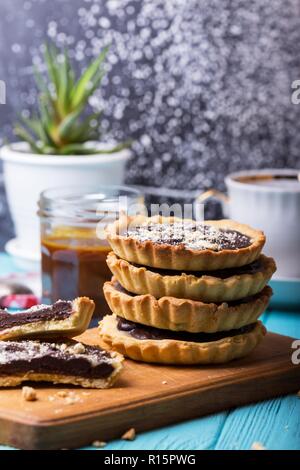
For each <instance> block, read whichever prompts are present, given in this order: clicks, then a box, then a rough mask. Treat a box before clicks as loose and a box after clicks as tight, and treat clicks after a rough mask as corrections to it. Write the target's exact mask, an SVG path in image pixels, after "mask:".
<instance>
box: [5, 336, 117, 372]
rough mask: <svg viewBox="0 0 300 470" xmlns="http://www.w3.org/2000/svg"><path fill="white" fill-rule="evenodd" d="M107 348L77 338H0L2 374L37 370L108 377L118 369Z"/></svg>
mask: <svg viewBox="0 0 300 470" xmlns="http://www.w3.org/2000/svg"><path fill="white" fill-rule="evenodd" d="M110 361H111V356H110V354H109V353H108V352H107V351H104V350H103V349H101V348H96V347H94V346H86V345H82V344H81V343H77V342H76V341H68V342H64V343H62V342H61V343H60V342H58V343H50V342H39V341H25V340H24V341H0V375H9V374H19V373H26V372H29V371H30V372H35V373H43V374H59V375H73V376H76V377H84V378H94V379H97V378H105V377H108V376H109V375H110V374H111V373H112V372H113V370H114V368H113V366H112V365H111V362H110Z"/></svg>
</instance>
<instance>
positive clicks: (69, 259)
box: [39, 186, 143, 317]
mask: <svg viewBox="0 0 300 470" xmlns="http://www.w3.org/2000/svg"><path fill="white" fill-rule="evenodd" d="M137 204H143V197H142V195H141V194H140V192H139V191H138V190H136V189H131V188H129V187H126V186H107V187H105V186H102V187H101V186H100V187H97V188H86V187H81V188H78V187H77V188H70V187H69V188H58V189H50V190H47V191H44V192H43V193H42V194H41V197H40V201H39V216H40V222H41V252H42V287H43V302H44V303H47V304H49V303H53V302H55V301H56V300H58V299H62V300H71V299H74V298H76V297H80V296H87V297H90V298H91V299H93V300H94V301H95V303H96V309H95V314H96V315H97V316H100V317H101V316H103V315H105V314H107V313H109V312H110V310H109V308H108V305H107V303H106V301H105V298H104V295H103V284H104V282H106V281H108V280H109V279H110V278H111V272H110V270H109V269H108V266H107V264H106V257H107V254H108V252H109V251H110V247H109V245H108V243H107V241H106V239H105V234H104V231H103V230H104V228H105V227H106V225H107V224H109V223H112V222H113V221H114V220H116V219H118V218H119V216H120V214H121V212H122V213H123V212H127V213H129V214H130V213H131V212H132V211H131V208H133V207H135V206H136V205H137Z"/></svg>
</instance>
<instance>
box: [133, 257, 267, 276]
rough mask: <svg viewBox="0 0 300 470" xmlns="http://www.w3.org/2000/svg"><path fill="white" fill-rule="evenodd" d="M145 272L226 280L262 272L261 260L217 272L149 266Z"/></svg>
mask: <svg viewBox="0 0 300 470" xmlns="http://www.w3.org/2000/svg"><path fill="white" fill-rule="evenodd" d="M135 266H137V267H140V265H138V264H135ZM147 270H148V271H152V272H155V273H158V274H161V275H162V276H180V275H181V274H188V275H189V274H191V275H193V276H196V277H202V276H211V277H217V278H220V279H227V278H228V277H231V276H238V275H241V274H255V273H257V272H259V271H262V270H263V263H262V261H261V259H260V258H258V259H257V260H256V261H253V263H250V264H247V265H245V266H240V267H238V268H226V269H219V270H217V271H174V270H171V269H158V268H152V267H149V266H147Z"/></svg>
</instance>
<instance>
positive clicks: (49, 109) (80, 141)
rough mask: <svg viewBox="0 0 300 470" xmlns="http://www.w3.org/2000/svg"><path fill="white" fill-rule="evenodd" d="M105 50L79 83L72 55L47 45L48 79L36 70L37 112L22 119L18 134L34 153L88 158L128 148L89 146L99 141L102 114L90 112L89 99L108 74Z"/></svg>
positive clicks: (125, 145)
mask: <svg viewBox="0 0 300 470" xmlns="http://www.w3.org/2000/svg"><path fill="white" fill-rule="evenodd" d="M107 51H108V48H105V49H103V50H102V51H101V53H100V54H99V55H98V57H96V59H94V61H93V62H92V63H90V64H89V66H88V67H87V68H86V69H85V71H84V72H83V73H82V75H81V76H80V77H79V78H78V79H77V80H76V77H75V71H74V68H73V67H72V65H71V63H70V60H69V54H68V52H67V50H66V49H64V50H63V51H62V50H59V49H58V48H57V47H56V46H54V45H53V44H50V45H46V46H45V53H44V58H45V65H46V70H47V79H45V78H44V76H43V74H42V73H41V72H40V71H39V70H38V69H37V68H35V72H34V73H35V81H36V84H37V86H38V89H39V95H38V111H37V113H35V114H32V115H31V116H30V117H21V118H20V122H18V123H17V124H16V126H15V129H14V131H15V134H16V135H17V136H18V137H19V138H21V139H22V140H23V141H25V142H27V143H28V144H29V146H30V148H31V150H32V151H33V152H35V153H38V154H46V155H49V154H50V155H53V154H55V155H88V154H95V153H97V154H99V153H106V154H107V153H113V152H117V151H119V150H121V149H122V148H125V147H128V143H125V144H124V143H123V144H119V145H117V146H115V147H114V148H111V149H110V150H102V151H101V150H99V149H98V148H95V147H93V146H90V145H89V146H87V145H86V143H87V142H89V141H99V138H100V131H99V125H100V117H101V112H98V113H90V114H88V113H87V108H88V105H89V102H88V101H89V98H90V97H91V96H92V95H93V93H94V92H95V90H96V89H97V88H98V87H99V85H100V83H101V79H102V77H103V76H104V74H105V71H104V67H103V65H104V60H105V57H106V54H107Z"/></svg>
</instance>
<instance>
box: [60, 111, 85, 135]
mask: <svg viewBox="0 0 300 470" xmlns="http://www.w3.org/2000/svg"><path fill="white" fill-rule="evenodd" d="M81 111H82V109H81V108H79V109H78V110H76V111H73V113H71V114H69V115H68V116H67V117H65V119H64V120H63V121H62V122H61V123H60V125H59V126H58V134H59V135H60V136H61V138H62V139H65V138H67V137H68V133H69V132H70V131H71V129H72V127H73V126H74V125H75V123H76V121H77V119H78V117H79V116H80V113H81Z"/></svg>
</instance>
